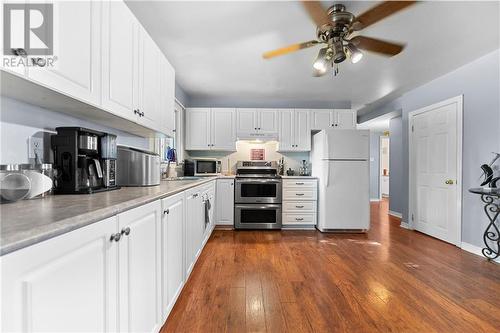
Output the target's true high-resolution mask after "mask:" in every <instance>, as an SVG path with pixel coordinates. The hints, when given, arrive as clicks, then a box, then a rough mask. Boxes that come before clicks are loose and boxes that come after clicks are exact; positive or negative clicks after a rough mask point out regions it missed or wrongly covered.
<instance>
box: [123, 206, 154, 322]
mask: <svg viewBox="0 0 500 333" xmlns="http://www.w3.org/2000/svg"><path fill="white" fill-rule="evenodd" d="M117 216H118V226H119V230H120V232H121V234H122V239H120V241H119V242H118V243H119V256H118V266H119V274H120V276H119V286H120V304H119V308H120V321H119V322H120V331H126V332H157V331H158V330H159V329H160V327H161V324H162V320H161V316H160V295H161V283H160V278H161V272H160V266H161V264H160V250H161V246H160V240H161V238H160V230H161V228H160V222H161V203H160V200H157V201H154V202H152V203H149V204H146V205H144V206H141V207H138V208H135V209H131V210H129V211H126V212H124V213H121V214H118V215H117Z"/></svg>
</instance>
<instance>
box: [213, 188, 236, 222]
mask: <svg viewBox="0 0 500 333" xmlns="http://www.w3.org/2000/svg"><path fill="white" fill-rule="evenodd" d="M216 224H222V225H233V224H234V179H217V202H216Z"/></svg>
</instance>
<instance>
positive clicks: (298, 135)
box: [293, 110, 311, 151]
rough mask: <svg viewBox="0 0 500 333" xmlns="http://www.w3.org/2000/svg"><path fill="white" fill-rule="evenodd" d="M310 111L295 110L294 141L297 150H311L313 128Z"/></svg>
mask: <svg viewBox="0 0 500 333" xmlns="http://www.w3.org/2000/svg"><path fill="white" fill-rule="evenodd" d="M309 115H310V114H309V110H295V112H294V135H293V137H294V139H295V150H299V151H310V150H311V126H310V122H309V119H310V118H309Z"/></svg>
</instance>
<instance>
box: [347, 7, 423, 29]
mask: <svg viewBox="0 0 500 333" xmlns="http://www.w3.org/2000/svg"><path fill="white" fill-rule="evenodd" d="M416 2H417V1H385V2H382V3H381V4H380V5H377V6H375V7H373V8H371V9H369V10H368V11H366V12H364V13H363V14H361V15H359V16H357V17H356V20H355V21H354V23H353V24H352V28H353V30H354V31H359V30H361V29H364V28H366V27H368V26H370V25H372V24H374V23H377V22H378V21H380V20H383V19H384V18H386V17H388V16H390V15H392V14H394V13H396V12H399V11H400V10H403V9H405V8H406V7H409V6H411V5H413V4H415V3H416Z"/></svg>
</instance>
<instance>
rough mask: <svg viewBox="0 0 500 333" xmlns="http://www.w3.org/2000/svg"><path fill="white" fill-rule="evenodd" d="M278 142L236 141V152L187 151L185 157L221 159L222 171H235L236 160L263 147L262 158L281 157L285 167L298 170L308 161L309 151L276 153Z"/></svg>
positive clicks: (240, 159) (241, 159)
mask: <svg viewBox="0 0 500 333" xmlns="http://www.w3.org/2000/svg"><path fill="white" fill-rule="evenodd" d="M277 148H278V143H277V142H274V141H271V142H265V143H254V142H249V141H238V142H236V150H237V151H236V152H215V151H203V152H201V151H188V152H186V158H193V157H199V158H202V157H205V158H206V157H213V158H218V159H220V160H221V161H222V171H223V172H228V171H230V172H231V173H234V172H235V168H236V162H238V161H244V160H250V159H251V158H250V154H251V149H264V154H265V156H264V159H265V160H268V161H278V160H279V159H280V158H281V157H284V159H285V169H288V168H292V169H293V170H295V172H298V170H299V167H300V164H301V163H302V160H306V161H307V162H309V160H310V157H309V152H297V153H278V152H277V151H276V150H277Z"/></svg>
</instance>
